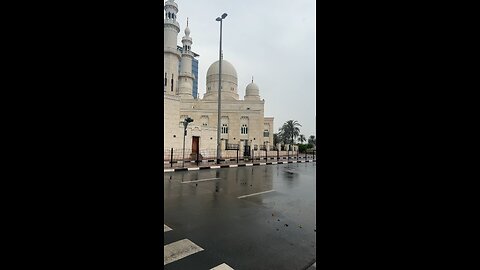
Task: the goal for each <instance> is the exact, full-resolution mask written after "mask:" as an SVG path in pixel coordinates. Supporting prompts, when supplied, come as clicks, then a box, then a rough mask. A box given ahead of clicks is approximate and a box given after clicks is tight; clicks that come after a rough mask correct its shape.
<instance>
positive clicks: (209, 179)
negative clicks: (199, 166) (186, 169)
mask: <svg viewBox="0 0 480 270" xmlns="http://www.w3.org/2000/svg"><path fill="white" fill-rule="evenodd" d="M217 179H222V178H207V179H199V180H192V181H185V182H182V184H188V183H195V182H203V181H211V180H217Z"/></svg>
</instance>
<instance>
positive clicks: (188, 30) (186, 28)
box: [185, 17, 190, 37]
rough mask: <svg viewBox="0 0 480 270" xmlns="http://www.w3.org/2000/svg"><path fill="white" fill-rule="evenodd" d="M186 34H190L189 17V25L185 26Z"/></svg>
mask: <svg viewBox="0 0 480 270" xmlns="http://www.w3.org/2000/svg"><path fill="white" fill-rule="evenodd" d="M185 35H186V36H187V37H189V36H190V28H188V17H187V27H185Z"/></svg>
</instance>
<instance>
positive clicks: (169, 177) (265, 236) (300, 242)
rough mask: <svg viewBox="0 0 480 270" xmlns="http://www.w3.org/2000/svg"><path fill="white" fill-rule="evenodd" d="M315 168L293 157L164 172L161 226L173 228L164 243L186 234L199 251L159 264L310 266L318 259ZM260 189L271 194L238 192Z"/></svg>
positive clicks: (192, 266) (184, 266)
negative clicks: (287, 161)
mask: <svg viewBox="0 0 480 270" xmlns="http://www.w3.org/2000/svg"><path fill="white" fill-rule="evenodd" d="M315 168H316V163H291V164H279V165H267V166H251V167H239V168H225V169H211V170H199V171H181V172H171V173H164V175H163V176H164V224H166V225H167V226H169V227H170V228H172V231H168V232H165V233H164V245H166V244H170V243H173V242H175V241H178V240H182V239H189V240H191V241H192V242H194V243H195V244H197V245H198V246H200V247H201V248H203V249H204V250H203V251H201V252H198V253H195V254H192V255H190V256H188V257H185V258H183V259H180V260H178V261H175V262H172V263H170V264H167V265H165V266H164V269H172V270H173V269H182V270H188V269H211V268H213V267H215V266H218V265H220V264H222V263H226V264H228V265H229V266H230V267H232V268H233V269H236V270H240V269H259V270H261V269H279V270H280V269H288V270H296V269H298V270H300V269H307V268H308V267H310V266H311V265H312V264H313V263H314V262H315V261H316V259H315V258H316V240H315V238H316V223H315V222H316V221H315V220H316V217H315V214H316V183H315V182H316V171H315ZM213 178H215V179H213ZM216 178H218V179H216ZM203 179H207V180H205V181H201V182H189V181H196V180H203ZM271 190H274V191H271ZM265 191H271V192H267V193H263V194H259V195H254V196H249V197H243V198H238V197H241V196H245V195H250V194H254V193H259V192H265ZM310 269H311V268H310Z"/></svg>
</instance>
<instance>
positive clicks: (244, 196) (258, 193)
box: [237, 189, 275, 199]
mask: <svg viewBox="0 0 480 270" xmlns="http://www.w3.org/2000/svg"><path fill="white" fill-rule="evenodd" d="M272 191H275V190H274V189H272V190H267V191H262V192H257V193H253V194H248V195H243V196H240V197H237V198H238V199H242V198H246V197H250V196H255V195H260V194H264V193H268V192H272Z"/></svg>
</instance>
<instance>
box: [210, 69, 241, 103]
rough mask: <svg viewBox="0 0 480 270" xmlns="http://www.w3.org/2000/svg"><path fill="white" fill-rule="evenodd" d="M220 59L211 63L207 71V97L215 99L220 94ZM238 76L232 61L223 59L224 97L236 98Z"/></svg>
mask: <svg viewBox="0 0 480 270" xmlns="http://www.w3.org/2000/svg"><path fill="white" fill-rule="evenodd" d="M219 64H220V61H216V62H215V63H213V64H211V65H210V67H209V68H208V71H207V92H206V93H205V98H211V99H214V98H215V97H216V96H217V94H218V86H219V81H218V75H219V66H220V65H219ZM237 86H238V77H237V71H236V70H235V68H234V67H233V65H232V64H230V62H228V61H226V60H222V85H221V87H222V99H236V100H238V94H237V90H238V89H237Z"/></svg>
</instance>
